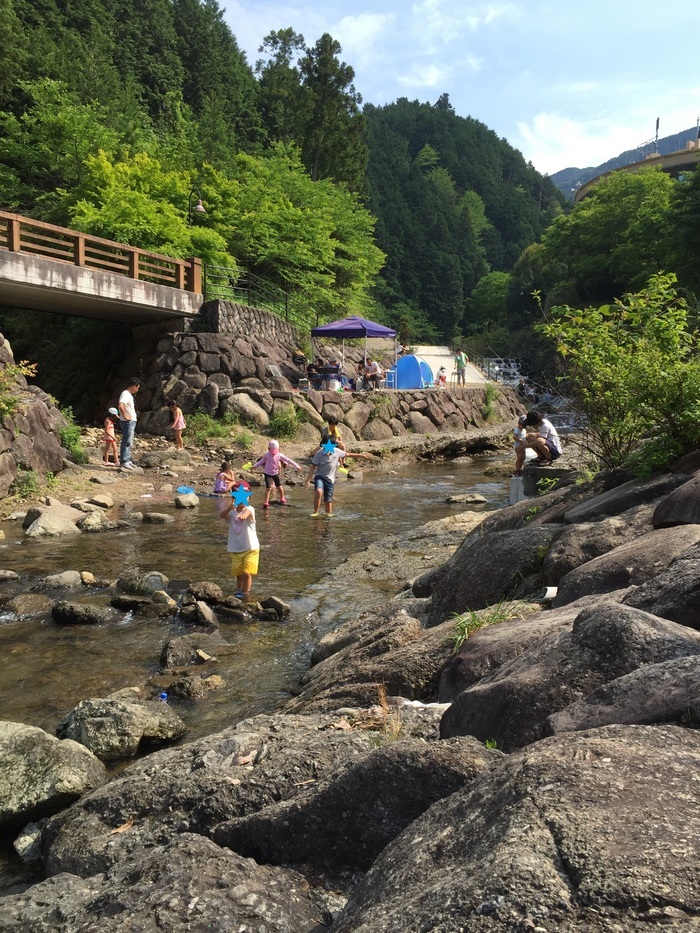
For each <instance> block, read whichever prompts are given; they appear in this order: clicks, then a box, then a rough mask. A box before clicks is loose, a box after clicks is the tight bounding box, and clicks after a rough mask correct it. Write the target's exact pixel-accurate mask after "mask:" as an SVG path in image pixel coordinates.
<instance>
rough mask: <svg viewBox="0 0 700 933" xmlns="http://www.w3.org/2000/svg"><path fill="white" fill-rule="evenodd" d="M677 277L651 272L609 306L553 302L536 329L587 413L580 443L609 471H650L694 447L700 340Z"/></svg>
mask: <svg viewBox="0 0 700 933" xmlns="http://www.w3.org/2000/svg"><path fill="white" fill-rule="evenodd" d="M675 282H676V277H675V275H673V274H659V275H654V276H652V277H651V279H650V280H649V283H648V285H647V287H646V288H645V289H643V290H642V291H640V292H637V293H635V294H629V295H625V296H624V297H623V298H621V299H619V300H616V301H615V302H614V303H613V304H609V305H602V306H601V307H599V308H585V309H584V310H577V309H575V308H570V307H568V306H567V305H563V306H561V307H556V308H552V309H551V311H550V312H549V313H548V314H547V316H546V320H545V321H544V323H542V324H539V325H537V327H536V330H537V331H538V332H539V333H541V334H543V335H544V336H545V337H547V338H549V339H550V340H551V341H552V342H553V344H554V347H555V349H556V352H557V353H558V354H559V356H560V357H561V360H562V363H563V367H564V375H563V377H562V378H563V381H564V383H565V390H564V391H565V392H566V393H567V394H568V395H569V396H571V397H572V398H573V399H574V402H575V404H576V406H577V407H578V408H579V409H580V411H581V412H582V413H583V415H584V416H585V418H586V423H587V424H586V429H585V431H584V435H583V441H582V443H583V446H584V448H585V449H586V450H588V451H589V452H590V453H592V454H593V455H594V456H595V457H596V458H597V460H598V462H599V463H600V464H601V465H602V466H604V467H606V468H608V469H612V468H614V467H618V466H622V465H624V464H630V463H631V464H633V465H634V466H635V467H636V469H637V470H638V472H650V471H651V470H652V469H657V468H663V467H665V466H667V465H668V463H669V462H670V461H671V460H672V459H674V458H675V457H677V456H679V455H680V454H682V453H685V452H687V451H690V450H694V449H696V448H697V447H699V446H700V342H699V340H698V334H697V332H696V331H695V330H693V329H691V328H690V325H689V320H688V305H687V302H686V301H685V299H684V298H682V297H680V296H679V295H678V293H677V291H676V289H675V287H674V286H675Z"/></svg>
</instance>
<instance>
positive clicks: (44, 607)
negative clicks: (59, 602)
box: [4, 593, 54, 619]
mask: <svg viewBox="0 0 700 933" xmlns="http://www.w3.org/2000/svg"><path fill="white" fill-rule="evenodd" d="M53 604H54V601H53V599H51V597H50V596H46V595H45V594H44V593H18V594H17V596H14V597H13V598H12V599H10V600H9V601H8V602H6V603H5V606H4V608H5V610H6V611H7V612H14V614H15V615H16V616H17V617H18V618H20V619H21V618H25V619H26V618H31V617H32V616H45V615H47V614H48V613H50V612H51V609H52V608H53Z"/></svg>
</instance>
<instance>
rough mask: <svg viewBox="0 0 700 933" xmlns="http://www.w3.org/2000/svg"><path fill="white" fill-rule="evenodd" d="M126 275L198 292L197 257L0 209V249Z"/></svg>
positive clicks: (200, 278)
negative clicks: (145, 247)
mask: <svg viewBox="0 0 700 933" xmlns="http://www.w3.org/2000/svg"><path fill="white" fill-rule="evenodd" d="M3 249H5V250H9V251H10V252H13V253H32V254H33V255H35V256H40V257H42V258H43V259H53V260H55V261H56V262H65V263H70V264H71V265H73V266H84V267H86V268H89V269H99V270H100V271H102V272H113V273H116V274H118V275H126V276H128V277H129V278H131V279H139V280H141V281H144V282H153V283H155V284H156V285H167V286H169V287H170V288H182V289H185V290H186V291H188V292H195V293H198V294H201V292H202V261H201V259H174V258H173V257H172V256H161V255H160V254H159V253H149V252H146V251H145V250H142V249H138V248H137V247H135V246H128V245H126V244H124V243H115V242H114V241H113V240H103V239H102V238H101V237H97V236H91V235H90V234H88V233H81V232H80V231H78V230H68V229H67V228H66V227H56V226H54V225H53V224H47V223H44V222H43V221H41V220H33V219H32V218H31V217H22V216H20V215H19V214H10V213H7V212H6V211H0V250H3Z"/></svg>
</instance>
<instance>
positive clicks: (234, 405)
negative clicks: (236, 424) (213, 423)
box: [220, 392, 270, 428]
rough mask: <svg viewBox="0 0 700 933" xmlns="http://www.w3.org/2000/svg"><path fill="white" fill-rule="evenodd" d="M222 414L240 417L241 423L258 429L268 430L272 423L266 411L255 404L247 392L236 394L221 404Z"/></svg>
mask: <svg viewBox="0 0 700 933" xmlns="http://www.w3.org/2000/svg"><path fill="white" fill-rule="evenodd" d="M220 407H221V413H222V414H227V413H229V412H231V413H233V414H236V415H238V417H239V418H240V419H241V421H243V422H246V423H249V424H254V425H255V426H256V427H258V428H266V427H267V426H268V425H269V423H270V416H269V415H268V413H267V412H266V411H265V409H264V408H263V407H262V406H260V405H258V403H257V402H254V401H253V399H252V398H251V397H250V396H249V395H248V394H247V393H246V392H236V393H235V394H234V395H231V396H230V397H229V398H226V399H223V400H222V402H221V406H220Z"/></svg>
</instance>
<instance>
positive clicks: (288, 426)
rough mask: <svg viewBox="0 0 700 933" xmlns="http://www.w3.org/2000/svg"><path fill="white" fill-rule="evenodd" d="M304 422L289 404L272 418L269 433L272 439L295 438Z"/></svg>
mask: <svg viewBox="0 0 700 933" xmlns="http://www.w3.org/2000/svg"><path fill="white" fill-rule="evenodd" d="M301 422H302V418H301V417H300V416H299V412H298V410H297V409H296V408H295V407H294V405H292V403H291V402H288V403H287V404H286V405H285V406H284V407H283V408H282V409H280V411H278V412H277V414H276V415H273V416H272V417H271V418H270V424H269V426H268V428H267V433H268V434H269V435H270V437H281V438H285V437H294V435H295V434H296V433H297V428H298V427H299V425H300V424H301Z"/></svg>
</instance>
